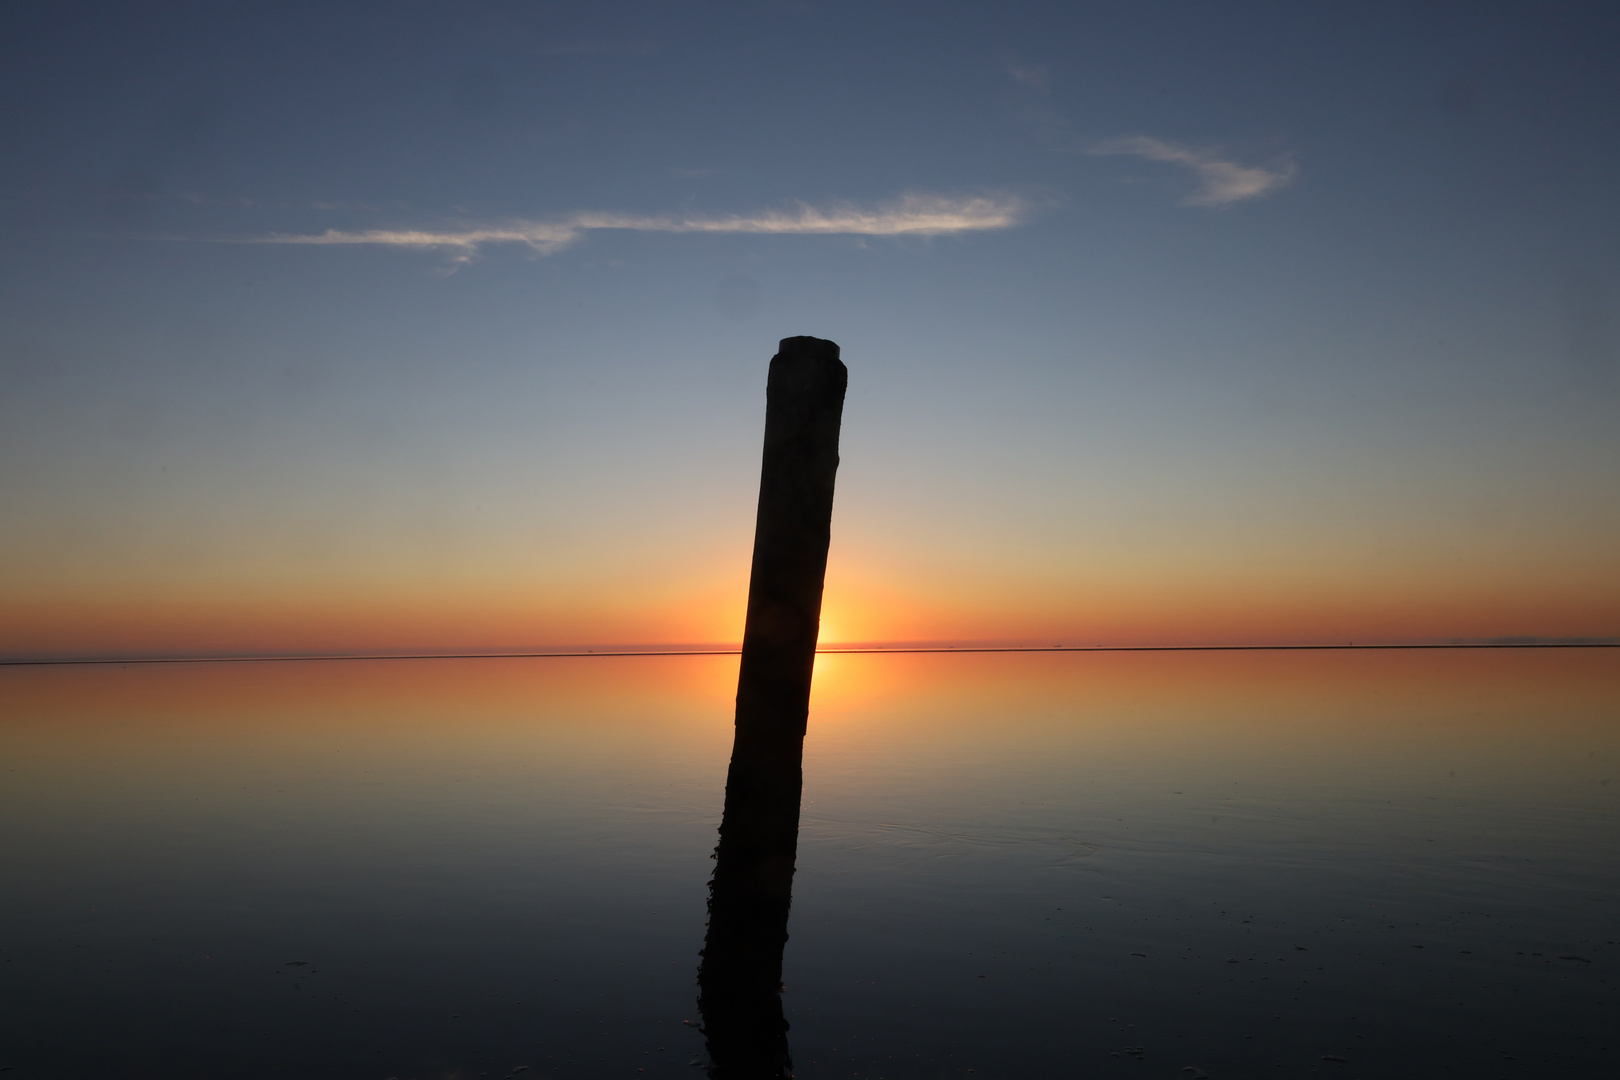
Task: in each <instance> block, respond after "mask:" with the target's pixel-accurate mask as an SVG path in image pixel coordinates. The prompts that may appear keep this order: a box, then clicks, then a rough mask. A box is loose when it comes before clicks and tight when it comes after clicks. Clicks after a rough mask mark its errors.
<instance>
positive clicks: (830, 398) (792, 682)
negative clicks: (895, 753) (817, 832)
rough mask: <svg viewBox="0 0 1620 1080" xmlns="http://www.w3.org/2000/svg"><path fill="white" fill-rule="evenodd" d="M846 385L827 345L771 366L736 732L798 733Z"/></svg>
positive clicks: (803, 349)
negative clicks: (764, 728)
mask: <svg viewBox="0 0 1620 1080" xmlns="http://www.w3.org/2000/svg"><path fill="white" fill-rule="evenodd" d="M848 381H849V373H848V370H847V369H846V368H845V367H844V364H843V362H842V361H841V360H839V358H838V346H837V345H836V344H834V343H833V342H831V341H823V340H821V339H820V338H813V337H790V338H783V339H782V344H781V347H780V350H779V351H778V352H777V354H776V356H775V357H774V358H772V360H771V368H770V375H769V378H768V379H767V382H766V388H765V453H764V460H763V461H762V463H761V468H760V477H759V513H758V517H757V519H756V521H755V524H754V560H753V569H752V573H751V575H750V580H749V584H748V620H747V623H746V625H745V627H744V630H743V650H742V669H741V672H740V677H739V679H738V685H737V726H738V728H739V729H741V728H743V727H746V726H751V725H752V724H754V723H759V722H763V723H768V724H770V725H771V726H772V727H777V726H779V725H780V726H781V729H783V730H785V731H796V733H797V734H799V735H800V736H801V737H802V735H803V733H804V723H805V717H806V715H807V713H808V710H809V706H810V672H811V668H812V667H813V666H814V664H815V657H816V637H817V634H818V632H819V630H820V627H821V592H822V583H823V581H824V579H825V578H826V573H827V546H828V541H829V537H830V533H831V527H832V503H833V481H834V479H835V478H836V476H837V473H838V430H839V425H840V422H841V420H842V418H843V412H844V388H845V386H846V385H847V383H848Z"/></svg>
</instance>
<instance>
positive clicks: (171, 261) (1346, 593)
mask: <svg viewBox="0 0 1620 1080" xmlns="http://www.w3.org/2000/svg"><path fill="white" fill-rule="evenodd" d="M1617 44H1620V16H1617V15H1616V14H1615V12H1614V11H1613V9H1612V7H1610V6H1606V5H1601V4H1596V3H1592V4H1535V5H1532V4H1528V3H1514V4H1489V3H1487V4H1470V5H1460V4H1361V5H1355V6H1354V7H1353V8H1331V7H1328V6H1325V5H1290V4H1280V3H1278V4H1259V3H1255V4H1229V5H1213V6H1212V5H1197V4H1190V3H1175V4H1162V3H1161V4H1155V3H1132V4H1090V5H1083V4H1078V5H1077V4H1061V5H1060V4H1021V5H1020V4H1011V5H1008V4H998V5H988V4H984V5H960V4H958V5H941V4H927V5H923V4H888V5H827V4H814V3H810V4H802V5H778V4H725V5H721V4H712V5H711V4H705V5H689V6H683V7H679V8H675V7H670V6H666V5H633V4H607V5H602V4H597V5H584V4H578V5H570V4H457V5H427V4H389V5H354V4H338V5H296V4H288V5H276V6H274V7H270V8H260V7H256V6H251V5H228V4H208V5H164V4H143V5H139V6H138V8H137V7H136V6H129V5H94V4H88V5H51V6H49V7H41V8H38V9H34V10H28V9H25V8H23V7H21V6H18V7H15V8H13V9H11V10H8V11H7V13H6V14H4V15H3V16H0V236H3V238H4V244H3V250H4V254H3V256H0V654H4V655H7V656H13V657H16V656H29V655H45V654H49V655H63V654H83V653H94V654H126V655H127V654H138V653H148V652H161V653H174V652H241V651H248V652H259V651H268V652H288V651H290V652H301V651H367V650H372V649H380V650H434V649H441V648H453V649H460V648H480V649H481V648H491V649H514V648H524V647H533V646H543V645H547V644H565V643H585V642H591V643H609V642H659V641H664V642H677V641H679V642H693V641H727V640H736V638H737V637H738V636H739V634H740V629H741V626H740V623H741V613H742V603H743V592H744V590H745V589H746V574H747V569H746V567H747V554H748V548H749V543H750V541H751V530H752V504H753V498H754V485H755V484H756V482H757V460H758V441H759V431H760V426H761V421H762V414H763V382H764V365H765V362H766V360H768V358H769V356H770V355H771V353H772V352H773V351H774V347H775V342H776V339H778V338H779V337H782V336H786V335H789V334H798V333H810V334H815V335H818V336H823V337H829V338H832V339H834V340H836V341H838V342H839V343H840V344H841V345H842V346H843V349H844V354H845V358H846V360H847V361H848V363H849V365H850V369H851V384H850V395H849V399H848V405H847V410H846V418H845V435H844V443H843V447H844V464H843V468H842V471H841V474H840V479H839V484H840V487H839V497H838V504H837V508H836V511H835V527H834V544H833V556H832V564H831V567H830V571H829V584H828V596H827V611H826V622H827V634H826V636H827V637H828V638H831V639H834V640H846V641H848V640H896V639H903V640H957V641H961V640H986V639H996V640H1040V641H1043V642H1044V641H1047V640H1048V639H1053V640H1060V641H1064V642H1065V643H1069V644H1088V643H1127V642H1129V643H1169V642H1216V641H1219V642H1231V641H1340V640H1364V641H1371V640H1410V639H1421V640H1433V639H1445V638H1451V637H1501V636H1519V635H1524V636H1544V637H1563V636H1583V637H1584V636H1617V635H1620V559H1616V558H1615V556H1614V552H1615V551H1617V550H1620V211H1617V209H1616V206H1615V201H1614V199H1613V192H1614V191H1615V190H1620V140H1616V138H1615V137H1614V132H1615V131H1617V130H1620V72H1617V70H1616V68H1615V66H1614V64H1613V61H1612V58H1613V55H1614V53H1615V46H1616V45H1617ZM503 236H504V237H508V238H509V239H506V240H501V239H500V237H503ZM514 237H515V238H518V239H510V238H514ZM524 238H526V240H525V239H524ZM317 239H324V240H325V241H326V242H323V243H315V242H311V241H314V240H317ZM334 241H342V242H334Z"/></svg>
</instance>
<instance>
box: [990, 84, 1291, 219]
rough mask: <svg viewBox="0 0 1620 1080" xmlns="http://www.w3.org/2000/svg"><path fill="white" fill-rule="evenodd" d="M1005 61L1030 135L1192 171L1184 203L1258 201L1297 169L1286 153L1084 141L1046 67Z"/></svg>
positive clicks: (1069, 147) (1141, 138) (1140, 140)
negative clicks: (1241, 158) (1057, 102)
mask: <svg viewBox="0 0 1620 1080" xmlns="http://www.w3.org/2000/svg"><path fill="white" fill-rule="evenodd" d="M1005 62H1006V66H1007V74H1009V75H1011V76H1012V78H1013V80H1014V81H1015V82H1016V83H1017V84H1018V86H1019V87H1020V89H1021V91H1022V92H1021V93H1020V95H1019V98H1020V100H1019V101H1018V102H1017V103H1016V105H1015V106H1014V113H1015V115H1017V117H1018V119H1019V120H1020V121H1021V122H1022V123H1023V124H1024V126H1025V127H1027V128H1029V131H1030V134H1032V135H1034V136H1035V138H1037V139H1039V140H1040V141H1041V142H1043V143H1046V144H1047V145H1049V146H1052V147H1054V148H1056V149H1059V150H1066V151H1069V152H1071V153H1084V154H1093V155H1113V154H1128V155H1131V156H1134V157H1141V158H1146V159H1148V160H1149V161H1162V162H1165V163H1166V164H1170V165H1180V166H1183V167H1184V168H1188V169H1191V170H1192V171H1193V172H1194V173H1195V174H1197V176H1198V181H1199V186H1198V189H1197V190H1196V191H1194V192H1193V193H1192V194H1191V195H1189V196H1188V197H1187V199H1186V200H1185V201H1186V203H1187V205H1188V206H1210V207H1216V208H1219V207H1225V206H1231V205H1232V204H1233V203H1235V202H1242V201H1243V200H1245V199H1258V198H1260V197H1261V196H1264V195H1269V194H1271V193H1272V192H1274V191H1276V190H1278V189H1279V188H1282V187H1285V186H1286V185H1287V184H1289V183H1290V182H1291V181H1292V180H1293V179H1294V176H1295V174H1296V172H1297V171H1298V170H1297V169H1296V167H1295V165H1294V162H1293V161H1292V159H1290V158H1287V157H1283V158H1280V159H1278V160H1277V161H1275V162H1274V163H1273V164H1271V165H1269V166H1265V165H1240V164H1239V163H1237V162H1235V161H1231V160H1228V159H1227V158H1226V157H1224V156H1222V155H1221V154H1219V153H1217V152H1215V151H1213V150H1199V149H1194V148H1192V147H1188V146H1180V145H1177V144H1176V143H1172V142H1167V141H1166V140H1164V139H1156V138H1153V137H1152V136H1150V135H1130V136H1126V137H1124V138H1116V139H1106V140H1103V141H1101V142H1099V141H1096V140H1095V139H1088V138H1086V137H1084V136H1082V135H1080V134H1079V133H1078V132H1076V131H1075V130H1074V129H1073V128H1072V127H1071V126H1070V125H1069V121H1068V119H1067V118H1066V117H1065V116H1064V115H1063V114H1062V113H1060V112H1059V111H1058V110H1057V109H1056V108H1054V107H1053V106H1052V103H1051V101H1050V97H1051V93H1052V88H1051V82H1052V80H1051V75H1050V74H1049V73H1048V72H1047V70H1046V68H1044V67H1041V66H1039V65H1038V64H1027V63H1024V62H1023V61H1020V60H1018V59H1017V58H1015V57H1008V58H1006V61H1005Z"/></svg>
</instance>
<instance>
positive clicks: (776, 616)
mask: <svg viewBox="0 0 1620 1080" xmlns="http://www.w3.org/2000/svg"><path fill="white" fill-rule="evenodd" d="M847 379H848V373H847V371H846V369H845V368H844V365H843V363H842V362H841V361H840V360H839V359H838V346H837V345H835V344H833V343H832V342H830V341H822V340H821V339H819V338H812V337H791V338H784V339H783V340H782V345H781V350H780V351H779V352H778V353H777V354H776V356H775V357H774V358H773V359H772V360H771V370H770V376H769V379H768V381H767V384H766V389H765V454H764V461H763V463H762V466H761V469H760V479H759V514H758V517H757V518H756V520H755V525H754V561H753V570H752V573H751V576H750V578H749V583H748V621H747V624H746V626H745V628H744V630H743V648H742V667H741V671H740V673H739V675H738V680H737V731H736V740H735V742H734V743H733V745H732V751H731V768H730V770H729V771H728V772H727V774H726V805H725V813H724V816H723V817H722V818H721V822H720V844H719V847H718V848H717V849H716V853H715V869H714V879H713V881H711V882H710V891H709V932H708V935H707V938H706V939H705V941H704V946H703V964H702V966H701V967H700V968H699V969H698V1007H699V1009H700V1010H701V1012H702V1014H703V1029H704V1034H705V1036H706V1037H707V1040H708V1046H709V1075H710V1076H712V1077H716V1078H725V1080H760V1078H765V1077H782V1076H788V1075H791V1072H790V1070H791V1063H790V1061H789V1058H788V1048H787V1021H786V1020H785V1019H784V1018H783V1015H782V998H781V992H780V991H781V984H782V947H783V945H784V944H786V942H787V919H788V909H789V907H790V906H791V905H792V901H793V863H794V858H795V856H796V854H797V851H798V843H799V796H800V793H801V792H802V790H803V786H804V771H803V758H804V730H805V721H806V718H807V717H808V715H809V712H810V675H811V671H812V669H813V668H814V666H815V660H816V637H817V634H818V632H819V630H820V627H821V591H822V583H823V581H824V580H825V578H826V574H827V545H828V539H829V536H830V532H831V527H832V504H833V481H834V478H835V477H836V475H837V472H838V428H839V422H840V420H841V419H842V416H843V410H844V387H845V384H846V382H847Z"/></svg>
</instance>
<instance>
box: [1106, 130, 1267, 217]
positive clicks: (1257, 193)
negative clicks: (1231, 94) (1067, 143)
mask: <svg viewBox="0 0 1620 1080" xmlns="http://www.w3.org/2000/svg"><path fill="white" fill-rule="evenodd" d="M1086 152H1087V153H1088V154H1098V155H1110V154H1128V155H1131V156H1133V157H1141V158H1147V159H1148V160H1149V161H1163V162H1166V163H1168V164H1171V165H1181V166H1184V167H1186V168H1189V169H1191V170H1193V172H1195V173H1197V174H1198V179H1199V181H1200V187H1199V189H1198V190H1197V191H1195V192H1193V193H1192V194H1191V195H1189V196H1188V197H1187V200H1186V202H1187V205H1189V206H1214V207H1223V206H1231V205H1232V204H1233V203H1235V202H1242V201H1243V200H1244V199H1258V198H1260V197H1261V196H1263V195H1269V194H1271V193H1272V192H1273V191H1276V190H1277V189H1279V188H1282V187H1285V186H1286V185H1288V184H1289V183H1290V182H1291V181H1292V180H1293V179H1294V175H1295V173H1296V171H1297V170H1296V169H1295V166H1294V163H1293V161H1292V160H1290V159H1288V158H1284V159H1282V160H1281V161H1280V162H1278V163H1277V164H1276V165H1275V166H1274V167H1272V168H1266V167H1264V166H1260V165H1239V164H1238V163H1237V162H1235V161H1226V160H1223V159H1222V158H1219V157H1217V156H1215V155H1214V154H1212V153H1210V152H1208V151H1205V150H1193V149H1191V148H1190V147H1185V146H1177V145H1176V144H1175V143H1170V142H1165V141H1164V140H1163V139H1155V138H1153V137H1152V136H1149V135H1130V136H1127V137H1125V138H1121V139H1109V140H1108V141H1106V142H1101V143H1098V144H1096V145H1095V146H1092V147H1090V148H1089V149H1088V150H1087V151H1086Z"/></svg>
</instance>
